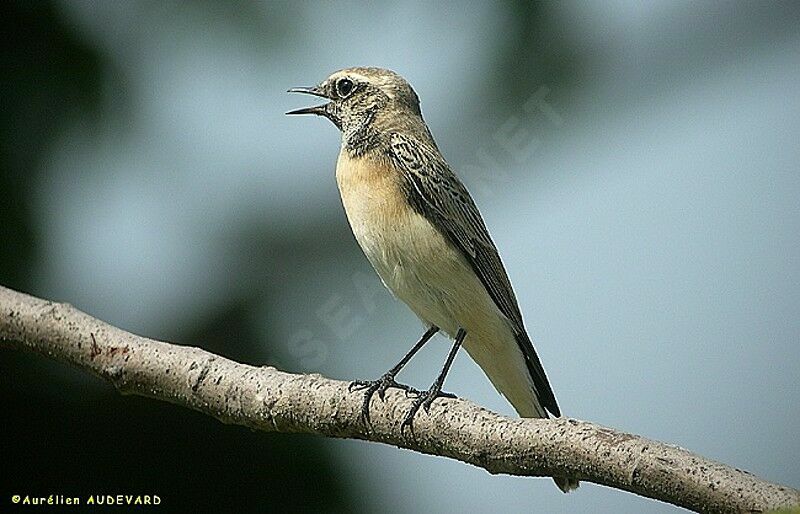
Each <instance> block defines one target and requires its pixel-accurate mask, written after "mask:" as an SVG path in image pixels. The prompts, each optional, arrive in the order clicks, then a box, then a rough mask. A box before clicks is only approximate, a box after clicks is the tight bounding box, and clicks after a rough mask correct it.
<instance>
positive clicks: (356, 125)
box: [287, 68, 578, 492]
mask: <svg viewBox="0 0 800 514" xmlns="http://www.w3.org/2000/svg"><path fill="white" fill-rule="evenodd" d="M289 92H295V93H306V94H310V95H314V96H319V97H322V98H325V99H327V100H329V102H327V103H325V104H323V105H319V106H315V107H308V108H305V109H298V110H295V111H291V112H288V113H287V114H314V115H319V116H324V117H326V118H328V119H329V120H331V121H332V122H333V123H334V124H335V125H336V126H337V127H338V128H339V130H341V132H342V146H341V151H340V152H339V159H338V162H337V164H336V181H337V183H338V186H339V192H340V193H341V197H342V203H343V204H344V209H345V212H346V214H347V219H348V220H349V222H350V226H351V228H352V230H353V234H354V235H355V238H356V240H357V241H358V244H359V245H360V246H361V248H362V250H363V251H364V253H365V254H366V256H367V258H368V259H369V261H370V263H371V264H372V266H373V267H374V268H375V271H377V273H378V275H380V278H381V280H383V283H384V285H385V286H386V287H387V288H389V290H390V291H392V293H394V295H395V296H397V297H398V298H400V299H401V300H403V301H404V302H405V303H406V304H407V305H408V306H409V307H410V308H411V310H412V311H414V313H416V315H417V316H418V317H419V318H420V319H421V320H422V321H423V323H424V324H425V326H427V327H428V329H427V331H426V332H425V334H424V335H423V336H422V338H421V339H420V340H419V342H418V343H417V344H416V345H414V347H413V348H412V349H411V351H409V352H408V354H407V355H405V357H403V359H402V360H401V361H400V362H399V363H398V364H397V365H396V366H395V367H393V368H392V369H391V370H389V371H388V372H387V373H386V374H384V375H383V376H382V377H381V378H379V379H378V380H374V381H357V382H354V383H353V384H351V390H353V389H358V390H363V391H364V403H363V408H362V415H363V417H364V418H365V419H366V420H367V421H369V404H370V400H371V398H372V397H373V395H374V394H375V393H378V396H379V397H381V398H383V397H384V393H385V392H386V390H387V389H388V388H390V387H397V388H400V389H404V390H405V391H407V392H408V393H410V394H413V395H414V396H416V398H415V400H414V402H413V404H412V408H411V410H410V411H409V412H408V414H407V415H406V417H405V419H404V421H403V425H402V427H403V428H405V427H411V428H413V420H414V416H415V415H416V413H417V411H418V410H419V409H420V407H423V408H424V409H425V410H426V411H427V410H428V409H429V408H430V405H431V403H432V402H433V401H434V400H435V399H436V398H437V397H440V396H452V395H448V394H447V393H442V390H441V389H442V385H443V383H444V379H445V376H446V375H447V372H448V370H449V369H450V365H451V364H452V362H453V359H454V358H455V355H456V353H457V352H458V349H459V347H460V346H462V345H463V346H464V348H465V349H466V350H467V353H468V354H469V355H470V357H472V359H474V360H475V362H476V363H477V364H478V365H479V366H480V367H481V369H482V370H483V371H484V373H486V376H487V377H489V380H490V381H491V382H492V384H494V386H495V388H496V389H497V390H498V391H499V392H500V393H501V394H502V395H503V396H505V397H506V398H507V399H508V401H509V402H511V404H512V405H513V407H514V409H515V410H516V411H517V413H518V414H519V415H520V416H522V417H525V418H547V417H548V413H550V414H552V415H554V416H560V415H561V414H560V411H559V408H558V404H557V403H556V399H555V396H554V395H553V391H552V389H551V388H550V384H549V383H548V381H547V377H546V376H545V372H544V369H543V368H542V364H541V362H540V361H539V357H538V356H537V355H536V352H535V351H534V349H533V345H532V344H531V340H530V338H529V337H528V334H527V332H526V330H525V326H524V325H523V322H522V315H521V313H520V310H519V306H518V305H517V299H516V297H515V295H514V290H513V289H512V288H511V282H510V281H509V279H508V275H507V274H506V271H505V268H504V267H503V263H502V262H501V260H500V256H499V255H498V253H497V248H495V245H494V242H493V241H492V238H491V237H490V236H489V232H488V231H487V230H486V226H485V225H484V222H483V219H482V218H481V215H480V213H479V212H478V208H477V207H476V206H475V202H474V201H473V200H472V197H471V196H470V195H469V193H468V192H467V190H466V188H465V187H464V185H463V184H462V183H461V181H460V180H459V179H458V177H456V175H455V173H454V172H453V170H452V169H451V168H450V166H449V165H448V164H447V162H446V161H445V160H444V157H442V155H441V154H440V153H439V148H438V147H437V146H436V143H435V142H434V140H433V136H432V135H431V132H430V130H429V129H428V126H427V125H426V124H425V121H424V120H423V119H422V112H421V111H420V104H419V98H418V97H417V94H416V93H415V92H414V90H413V89H412V88H411V86H410V85H409V84H408V82H406V81H405V79H403V77H401V76H400V75H398V74H397V73H395V72H393V71H390V70H385V69H381V68H347V69H344V70H340V71H337V72H335V73H334V74H332V75H331V76H330V77H328V78H327V79H326V80H324V81H323V82H322V83H321V84H319V85H318V86H314V87H306V88H293V89H290V90H289ZM439 330H442V331H444V332H445V333H446V334H447V335H449V336H450V337H452V338H454V343H453V346H452V348H451V350H450V353H449V354H448V356H447V360H446V361H445V364H444V367H443V369H442V372H441V373H440V374H439V376H438V377H437V379H436V380H435V382H434V383H433V385H431V387H430V389H428V390H427V391H417V390H415V389H413V388H411V387H408V386H405V385H402V384H400V383H398V382H396V381H395V376H396V375H397V373H398V372H399V371H400V370H401V369H402V368H403V366H405V365H406V363H408V361H409V360H410V359H411V357H412V356H413V355H414V354H415V353H416V352H417V351H419V350H420V348H422V347H423V345H425V343H426V342H427V341H428V340H429V339H430V338H431V337H433V335H434V334H436V332H437V331H439ZM554 479H555V481H556V484H557V485H558V487H559V488H560V489H561V490H562V491H564V492H567V491H569V490H571V489H574V488H576V487H577V486H578V481H577V480H575V479H572V478H569V477H554Z"/></svg>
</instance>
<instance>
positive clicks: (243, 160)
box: [0, 0, 800, 513]
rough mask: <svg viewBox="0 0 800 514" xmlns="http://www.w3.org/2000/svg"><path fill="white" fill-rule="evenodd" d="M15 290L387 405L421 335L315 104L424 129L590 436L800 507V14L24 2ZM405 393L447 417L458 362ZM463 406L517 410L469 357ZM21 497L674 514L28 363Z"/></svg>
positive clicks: (5, 199)
mask: <svg viewBox="0 0 800 514" xmlns="http://www.w3.org/2000/svg"><path fill="white" fill-rule="evenodd" d="M0 11H2V12H0V24H1V25H2V26H3V31H4V34H5V37H4V38H3V42H2V45H3V51H2V69H3V78H2V80H1V81H0V87H1V88H2V89H0V98H2V110H1V111H0V148H1V149H2V151H1V153H0V159H1V160H0V198H1V199H2V201H1V202H0V284H2V285H5V286H8V287H12V288H15V289H19V290H22V291H25V292H28V293H31V294H34V295H37V296H42V297H45V298H49V299H54V300H61V301H68V302H70V303H72V304H74V305H75V306H77V307H78V308H80V309H82V310H84V311H86V312H88V313H90V314H92V315H94V316H97V317H99V318H101V319H103V320H106V321H108V322H110V323H112V324H114V325H117V326H119V327H122V328H124V329H127V330H130V331H133V332H135V333H138V334H142V335H146V336H150V337H154V338H159V339H165V340H169V341H173V342H176V343H181V344H189V345H198V346H202V347H203V348H205V349H207V350H210V351H213V352H218V353H221V354H223V355H225V356H228V357H230V358H233V359H236V360H239V361H243V362H247V363H251V364H271V365H275V366H278V367H280V368H282V369H285V370H290V371H295V372H310V371H314V372H320V373H323V374H325V375H327V376H330V377H334V378H339V379H355V378H376V377H378V376H379V375H380V374H382V373H383V372H384V371H385V370H386V369H388V368H389V367H390V366H391V365H392V364H394V363H395V362H396V361H397V360H398V359H399V358H400V356H401V355H403V354H404V353H405V352H406V351H407V349H408V348H410V346H411V345H412V344H413V342H414V341H416V339H417V337H418V336H419V335H420V333H421V325H420V324H419V322H418V321H417V320H416V319H415V318H414V317H413V315H412V314H411V313H410V311H408V310H407V308H406V307H405V306H404V305H402V304H401V303H399V302H398V301H395V300H394V299H393V298H392V297H391V296H390V294H389V293H388V292H385V291H384V290H383V288H382V286H381V284H380V281H379V280H378V278H377V277H376V276H375V275H374V273H373V272H372V270H371V268H370V267H369V264H368V262H367V261H366V259H365V258H364V257H363V255H362V254H361V252H360V250H359V249H358V247H357V245H356V243H355V241H354V239H353V237H352V235H351V233H350V231H349V227H348V226H347V223H346V220H345V217H344V214H343V212H342V208H341V205H340V201H339V198H338V192H337V189H336V185H335V180H334V176H333V173H334V165H335V159H336V155H337V152H338V145H339V134H338V132H337V131H336V129H335V128H334V127H333V126H332V125H331V124H330V123H328V122H327V121H326V120H323V119H312V118H289V117H286V116H284V115H283V113H284V112H285V111H287V110H289V109H293V108H297V107H304V106H306V105H308V102H309V98H306V97H299V96H292V95H287V94H285V91H286V89H287V88H289V87H292V86H305V85H312V84H315V83H317V82H319V81H321V80H322V79H324V78H325V77H326V76H327V75H328V74H329V73H331V72H332V71H334V70H336V69H339V68H342V67H347V66H353V65H374V66H381V67H388V68H392V69H394V70H396V71H398V72H399V73H401V74H402V75H404V76H405V77H406V78H407V79H408V80H409V81H410V82H411V83H412V84H413V85H414V87H415V88H416V90H417V92H418V93H419V95H420V97H421V98H422V108H423V112H424V114H425V116H426V119H427V121H428V123H429V125H430V126H431V129H432V131H433V133H434V134H435V136H436V137H437V141H438V143H439V146H440V147H441V149H442V151H443V153H444V155H445V156H446V157H447V159H448V160H449V161H450V163H451V164H452V165H453V166H454V168H455V169H456V170H457V171H459V172H460V174H461V176H462V178H463V180H464V182H465V183H466V185H467V186H468V187H469V188H470V189H471V191H472V193H473V196H474V197H475V199H476V201H477V203H478V205H479V206H480V207H481V209H482V212H483V215H484V217H485V219H486V222H487V224H488V226H489V228H490V230H491V232H492V234H493V236H494V238H495V241H496V242H497V245H498V247H499V248H500V252H501V254H502V256H503V258H504V260H505V263H506V266H507V268H508V271H509V274H510V276H511V279H512V282H513V283H514V285H515V287H516V291H517V295H518V297H519V300H520V304H521V306H522V311H523V314H524V316H525V319H526V322H527V325H528V328H529V332H530V333H531V335H532V337H533V339H534V341H535V342H536V346H537V349H538V351H539V354H540V355H541V357H542V361H543V362H544V365H545V368H546V369H547V371H548V374H549V376H550V380H551V382H552V384H553V387H554V389H555V391H556V395H557V396H558V398H559V402H560V404H561V406H562V410H563V411H564V412H565V413H566V414H567V415H569V416H572V417H576V418H581V419H586V420H591V421H594V422H598V423H601V424H604V425H608V426H611V427H615V428H618V429H621V430H625V431H631V432H635V433H638V434H642V435H644V436H647V437H650V438H654V439H659V440H662V441H665V442H670V443H674V444H677V445H680V446H683V447H686V448H689V449H691V450H694V451H697V452H699V453H701V454H703V455H705V456H707V457H710V458H713V459H717V460H721V461H723V462H726V463H728V464H731V465H733V466H736V467H739V468H743V469H746V470H749V471H751V472H753V473H756V474H758V475H760V476H763V477H764V478H767V479H770V480H773V481H778V482H782V483H784V484H789V485H792V486H794V487H799V486H800V458H798V453H800V442H798V441H800V439H798V437H797V434H798V433H800V405H799V404H798V392H800V373H799V372H798V363H800V344H799V343H800V169H799V166H798V162H800V144H798V141H800V88H798V84H799V83H800V4H797V3H794V2H787V3H775V2H773V3H766V2H764V3H761V2H758V3H757V2H749V3H745V2H724V3H708V2H706V3H690V2H680V1H678V2H675V1H669V2H634V1H612V2H606V1H603V2H599V1H595V2H581V3H558V4H551V3H545V4H540V3H536V4H533V3H529V2H525V1H519V2H496V3H479V2H472V3H470V4H469V7H468V8H465V7H464V5H463V4H460V3H458V2H449V3H448V2H442V3H430V2H411V3H408V2H402V3H398V2H386V3H380V2H373V3H371V4H369V5H366V4H361V3H347V2H339V3H336V4H334V3H327V2H318V3H301V2H286V3H278V2H256V1H248V0H238V1H232V2H213V1H197V2H153V1H127V2H82V1H72V2H38V1H37V2H28V1H6V2H3V3H2V7H0ZM438 339H439V343H440V344H432V345H430V346H429V347H427V348H426V350H425V351H424V352H423V353H422V354H421V355H420V356H418V357H417V358H416V359H415V360H414V361H412V363H411V365H410V366H409V367H408V368H407V371H406V372H404V374H403V375H401V378H402V381H404V382H407V383H411V384H413V385H416V386H418V387H427V386H428V385H429V384H430V382H431V381H432V380H433V378H434V377H435V375H436V373H437V371H438V369H439V368H440V366H441V363H442V361H443V358H444V355H445V354H446V352H447V347H448V344H446V343H445V340H444V339H443V338H438ZM446 389H447V390H449V391H453V392H455V393H457V394H459V395H460V396H463V397H467V398H469V399H471V400H474V401H476V402H478V403H480V404H482V405H485V406H487V407H488V408H491V409H493V410H496V411H499V412H502V413H506V414H512V413H513V411H512V410H511V408H510V407H509V406H508V405H507V404H506V403H505V401H504V400H503V399H502V398H501V397H500V396H499V395H498V394H497V393H496V392H495V391H494V390H493V388H492V387H491V385H490V384H489V383H488V381H487V380H486V379H485V378H484V376H483V375H482V373H481V372H480V370H479V369H478V368H477V367H476V366H475V365H474V364H473V363H472V362H471V361H470V360H469V358H468V357H467V356H466V354H461V355H459V357H458V359H457V360H456V364H455V367H454V369H453V371H452V372H451V374H450V376H449V378H448V381H447V385H446ZM0 405H2V407H3V410H4V413H3V414H4V415H3V423H2V424H0V427H1V428H0V450H2V456H3V461H4V467H5V469H6V470H7V472H5V473H3V474H2V476H1V477H0V494H2V495H3V498H2V499H0V501H1V502H2V503H0V505H2V506H3V507H2V509H5V508H6V506H7V505H8V496H10V494H12V493H14V494H31V495H48V494H64V495H72V494H83V493H88V492H91V493H95V494H118V493H126V494H130V493H140V494H158V495H159V496H161V498H162V500H163V504H162V508H166V509H167V510H168V511H170V512H174V511H178V510H181V508H187V509H189V508H192V509H201V510H229V509H235V510H237V511H254V510H258V511H272V510H276V511H277V510H287V509H291V510H293V511H319V510H325V511H331V512H336V511H341V512H345V511H346V512H383V511H388V512H399V513H403V512H419V511H425V512H442V513H444V512H466V511H489V510H491V511H496V512H530V511H537V512H554V513H558V512H588V511H591V512H601V513H602V512H608V513H612V512H613V513H616V512H647V513H652V512H673V511H674V510H676V509H674V508H673V507H670V506H667V505H664V504H660V503H657V502H654V501H651V500H646V499H642V498H639V497H637V496H634V495H631V494H627V493H623V492H619V491H613V490H610V489H606V488H603V487H600V486H595V485H592V484H585V485H584V486H583V487H582V488H581V489H580V490H578V491H577V492H576V493H572V494H570V495H569V496H564V495H562V494H561V493H560V492H559V491H558V490H557V489H556V488H555V486H554V485H553V484H552V482H551V481H550V480H539V479H524V478H514V477H505V476H490V475H489V474H488V473H486V472H485V471H482V470H480V469H476V468H472V467H469V466H466V465H464V464H461V463H457V462H454V461H450V460H446V459H441V458H433V457H428V456H423V455H418V454H415V453H412V452H408V451H403V450H398V449H395V448H391V447H386V446H380V445H377V444H368V443H363V442H355V441H335V440H326V439H322V438H318V437H310V436H305V435H281V434H263V433H254V432H251V431H249V430H247V429H244V428H241V427H235V426H224V425H222V424H220V423H218V422H216V421H214V420H212V419H211V418H209V417H206V416H203V415H201V414H197V413H194V412H190V411H187V410H184V409H180V408H177V407H175V406H172V405H167V404H161V403H158V402H154V401H151V400H146V399H141V398H135V397H121V396H120V395H118V394H117V393H116V392H115V391H114V390H113V388H111V387H110V386H108V385H106V384H105V383H102V382H100V381H99V380H97V379H95V378H93V377H89V376H86V375H85V374H84V373H82V372H78V371H75V370H73V369H71V368H67V367H65V366H63V365H61V364H58V363H53V362H50V361H47V360H46V359H43V358H41V357H38V356H35V355H28V354H23V353H19V352H13V351H9V350H0Z"/></svg>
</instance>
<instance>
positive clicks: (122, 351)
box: [106, 346, 128, 357]
mask: <svg viewBox="0 0 800 514" xmlns="http://www.w3.org/2000/svg"><path fill="white" fill-rule="evenodd" d="M106 353H107V354H108V356H109V357H113V356H114V355H116V354H118V353H119V354H122V355H125V354H126V353H128V347H127V346H122V347H120V346H110V347H109V348H108V350H106Z"/></svg>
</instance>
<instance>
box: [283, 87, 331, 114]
mask: <svg viewBox="0 0 800 514" xmlns="http://www.w3.org/2000/svg"><path fill="white" fill-rule="evenodd" d="M287 93H303V94H306V95H313V96H319V97H321V98H328V95H326V94H325V93H324V92H323V91H322V90H321V89H320V88H318V87H317V86H314V87H293V88H292V89H289V90H288V91H287ZM326 105H327V104H323V105H317V106H314V107H304V108H302V109H297V110H294V111H289V112H287V113H286V114H316V115H317V116H327V110H326V109H325V107H326Z"/></svg>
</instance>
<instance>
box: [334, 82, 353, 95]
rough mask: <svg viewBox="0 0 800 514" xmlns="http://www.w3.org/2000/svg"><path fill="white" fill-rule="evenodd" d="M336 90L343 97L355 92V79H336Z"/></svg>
mask: <svg viewBox="0 0 800 514" xmlns="http://www.w3.org/2000/svg"><path fill="white" fill-rule="evenodd" d="M336 92H337V93H338V94H339V96H340V97H342V98H347V97H348V96H349V95H350V93H352V92H353V81H352V80H350V79H347V78H342V79H339V80H337V81H336Z"/></svg>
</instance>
